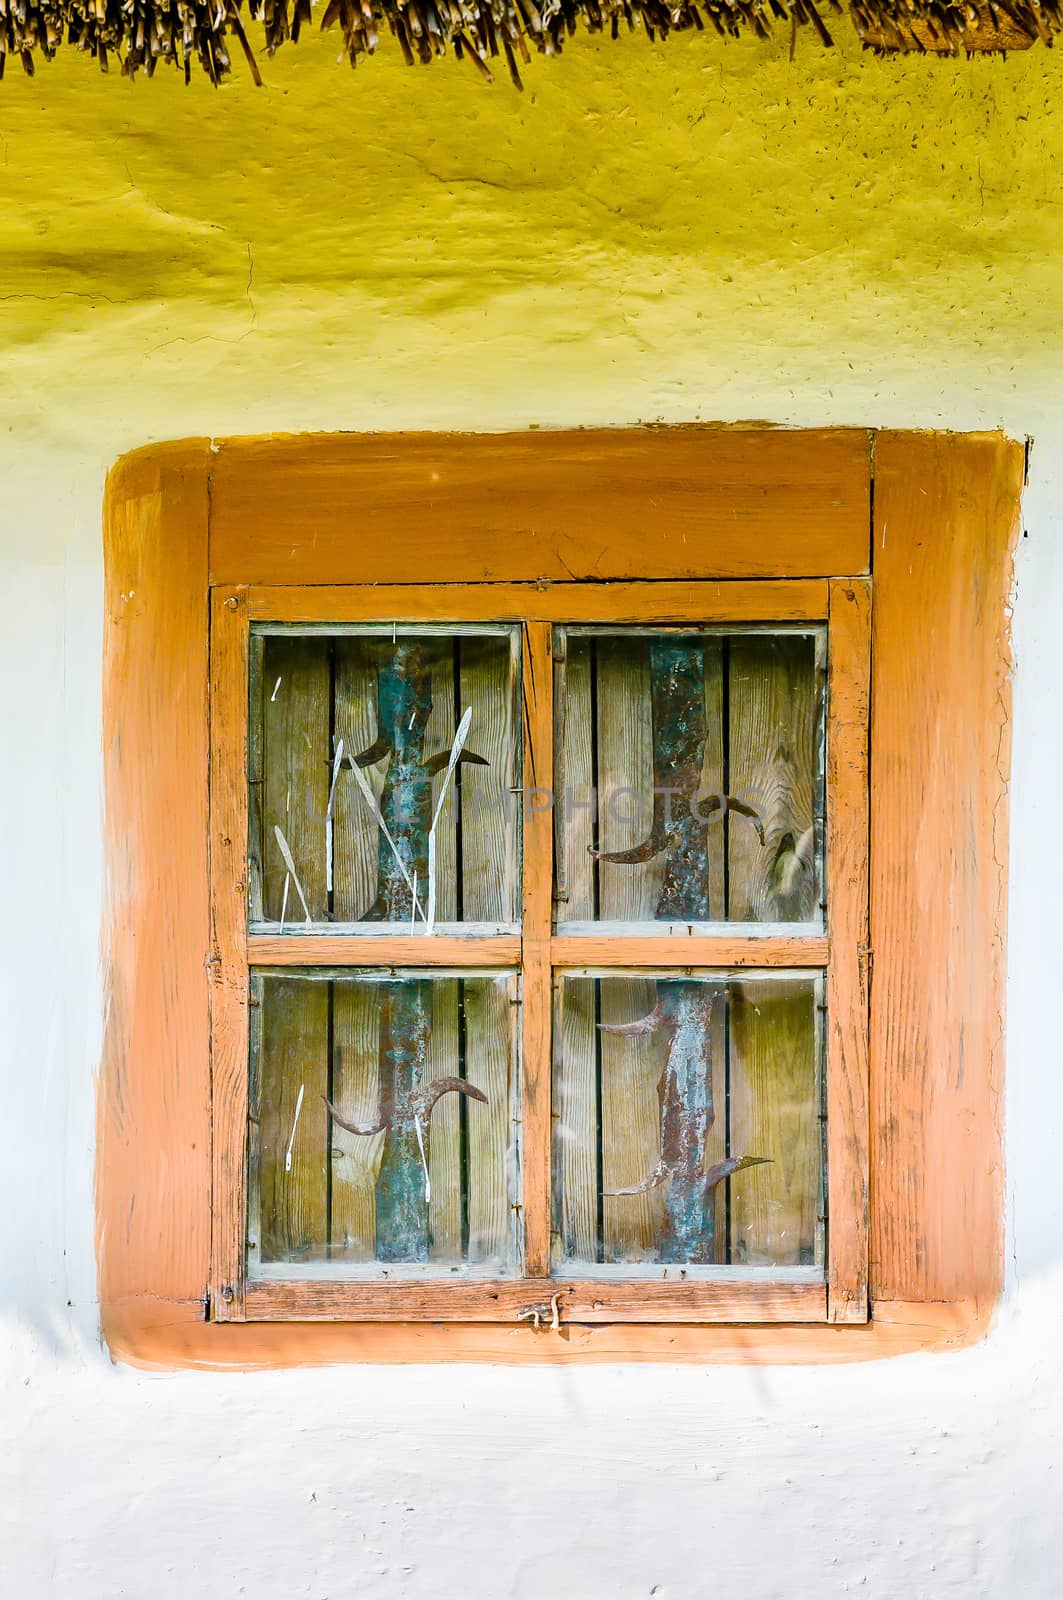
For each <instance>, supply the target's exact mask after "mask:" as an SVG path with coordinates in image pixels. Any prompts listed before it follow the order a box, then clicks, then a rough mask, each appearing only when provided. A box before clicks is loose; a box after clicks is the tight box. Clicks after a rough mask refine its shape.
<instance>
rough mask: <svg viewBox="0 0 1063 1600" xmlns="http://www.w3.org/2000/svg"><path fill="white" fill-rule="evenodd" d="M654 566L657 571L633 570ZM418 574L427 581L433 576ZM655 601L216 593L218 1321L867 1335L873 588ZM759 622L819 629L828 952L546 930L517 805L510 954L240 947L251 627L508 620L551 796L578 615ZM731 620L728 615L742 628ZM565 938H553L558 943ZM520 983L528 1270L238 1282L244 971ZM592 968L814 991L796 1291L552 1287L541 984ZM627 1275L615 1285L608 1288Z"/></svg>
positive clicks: (561, 591) (429, 943)
mask: <svg viewBox="0 0 1063 1600" xmlns="http://www.w3.org/2000/svg"><path fill="white" fill-rule="evenodd" d="M646 560H647V566H648V567H651V566H652V561H653V555H652V552H649V553H648V554H647V557H646ZM427 576H428V577H429V578H430V577H431V573H428V574H427ZM669 587H670V589H671V592H670V593H669V594H668V595H666V596H662V595H660V594H657V593H656V592H655V590H656V585H655V583H654V582H653V581H646V582H635V583H629V584H626V585H625V586H624V596H623V599H622V601H620V602H617V601H616V597H615V596H614V595H613V594H612V592H611V590H610V589H604V590H603V587H602V586H601V585H590V584H579V583H571V582H570V583H566V584H565V585H563V586H561V585H556V586H554V587H553V588H552V589H550V590H548V591H543V590H538V589H536V588H535V587H534V585H526V586H517V585H503V586H497V585H493V584H481V585H473V584H470V585H467V586H464V587H454V588H452V590H451V593H450V594H449V595H448V597H447V600H448V606H449V609H448V611H447V612H446V613H445V614H443V616H441V614H440V610H439V597H438V594H437V592H436V590H435V588H434V587H433V586H432V585H431V584H428V585H427V586H421V585H409V586H408V587H406V588H405V589H404V591H403V593H402V594H401V595H396V596H393V597H389V598H393V600H394V608H393V610H391V611H389V612H386V613H385V612H384V611H382V610H381V596H380V593H379V591H378V590H377V589H375V588H374V587H372V586H357V585H352V586H349V587H344V588H339V587H334V586H333V587H325V586H321V587H296V586H292V587H287V586H285V587H273V588H270V587H265V586H252V587H238V586H234V585H231V584H222V585H220V586H216V587H214V588H212V590H211V624H210V639H211V701H210V729H211V735H210V739H211V757H210V770H211V824H210V835H211V900H212V924H213V929H214V938H213V946H212V959H213V960H214V961H215V962H216V964H217V965H216V982H215V985H214V990H213V1003H212V1026H213V1035H214V1052H213V1061H214V1071H213V1106H212V1123H213V1148H214V1173H213V1196H214V1198H213V1210H214V1230H213V1263H212V1272H211V1297H212V1314H213V1316H214V1317H215V1318H217V1319H218V1320H222V1321H243V1320H250V1321H253V1320H268V1319H271V1318H273V1319H284V1320H310V1319H328V1318H334V1319H337V1320H352V1321H353V1320H360V1321H377V1320H397V1321H414V1320H427V1321H433V1322H435V1321H460V1322H513V1321H515V1320H519V1319H521V1318H522V1317H523V1316H526V1315H527V1314H528V1311H529V1307H534V1306H547V1307H550V1309H551V1315H552V1314H553V1313H554V1311H555V1310H556V1314H557V1316H558V1317H559V1318H560V1319H561V1320H564V1321H573V1320H574V1321H577V1322H581V1323H598V1322H606V1323H608V1322H653V1323H668V1322H744V1323H771V1322H798V1323H814V1322H825V1321H831V1322H839V1321H844V1322H862V1321H866V1318H867V1304H868V1302H867V1225H868V1218H867V1193H868V1171H867V1163H868V1148H867V1143H868V1136H867V1025H868V1016H867V983H866V955H867V895H868V882H867V861H868V793H867V742H868V698H869V675H870V599H871V586H870V582H869V580H868V579H867V578H862V577H855V578H854V577H846V578H841V579H831V580H827V579H823V580H820V581H818V582H810V581H807V580H806V581H803V582H802V581H800V580H796V581H795V580H791V581H789V582H787V581H786V580H782V581H775V582H770V581H764V582H758V583H749V584H745V585H743V588H742V594H741V596H739V597H736V596H733V595H732V594H731V593H730V592H729V586H725V587H723V589H722V592H721V586H720V585H718V584H711V583H699V582H690V583H687V584H684V585H683V586H682V588H681V589H677V588H676V587H675V586H669ZM651 609H652V610H654V611H655V613H656V617H657V620H658V623H659V624H662V625H663V624H671V625H675V626H684V625H685V626H699V627H702V626H703V627H715V626H726V627H733V626H741V624H742V623H744V622H749V621H752V622H756V623H760V624H764V625H771V624H777V623H778V622H779V621H780V620H782V619H785V620H787V621H795V620H796V621H800V622H807V623H814V624H821V625H825V626H826V628H827V634H828V646H827V670H828V692H827V710H826V748H827V772H826V815H827V841H826V842H827V849H826V861H827V896H826V898H827V907H828V913H827V914H828V928H827V932H826V933H818V932H816V931H814V930H811V929H810V930H809V931H808V932H807V933H800V934H798V933H779V934H774V935H773V934H772V933H771V932H770V930H769V929H768V928H765V929H764V930H758V931H751V930H749V929H738V928H730V929H723V928H721V929H720V930H719V931H715V932H713V933H702V934H700V935H699V934H693V935H691V936H687V937H682V936H678V937H677V936H673V937H668V938H662V937H660V936H653V937H647V936H644V935H643V936H638V935H636V934H625V933H615V932H614V933H607V932H605V931H604V930H602V931H600V932H585V933H573V932H568V931H560V932H555V931H554V928H553V920H554V917H553V913H554V893H553V890H554V823H553V818H552V816H551V814H550V810H549V808H548V807H547V806H546V805H538V806H536V805H525V806H524V808H523V861H524V869H523V892H522V917H521V932H520V935H519V936H516V937H514V936H506V935H503V936H495V937H486V936H476V935H475V934H472V933H468V934H461V935H457V936H455V935H451V936H449V937H446V936H444V937H440V936H438V935H435V934H433V935H432V937H431V938H425V937H423V936H421V937H417V936H411V935H410V934H408V933H407V934H392V935H386V934H385V935H381V934H374V935H373V936H371V937H370V936H366V935H358V934H353V935H352V934H341V933H333V934H329V933H321V932H307V933H298V932H295V931H289V932H285V933H283V934H258V935H255V934H253V933H252V934H250V935H249V934H248V931H247V913H246V908H247V893H246V882H247V851H246V845H245V841H246V840H247V837H248V800H247V774H248V748H249V716H248V705H249V696H248V689H249V683H248V674H249V659H250V657H249V634H250V629H251V627H252V625H253V624H255V623H278V622H285V623H312V624H316V625H324V626H329V625H339V624H343V623H350V622H386V621H391V620H397V621H401V622H403V623H410V624H415V623H419V622H426V621H435V620H445V621H446V622H447V623H453V624H462V623H470V622H477V621H484V622H495V623H498V622H516V623H518V624H519V626H520V628H521V637H522V672H521V683H522V702H523V704H522V716H521V723H522V727H523V742H524V759H523V770H524V773H525V782H524V788H525V792H526V794H529V795H534V794H536V793H541V794H546V795H549V794H552V793H553V792H554V771H553V763H554V730H555V722H554V712H553V692H552V691H553V679H554V661H553V656H552V636H553V631H554V628H555V627H557V626H562V625H564V624H566V623H577V624H578V623H583V622H586V620H587V615H588V613H589V612H591V613H596V614H597V615H599V616H606V617H607V620H608V621H609V623H610V624H615V625H627V624H631V625H639V626H644V625H645V617H646V614H647V612H648V611H649V610H651ZM736 610H739V611H740V612H741V613H742V614H741V615H740V616H736V615H735V612H736ZM562 929H563V925H562ZM293 965H294V966H323V965H324V966H348V967H367V968H379V967H394V968H398V969H402V968H420V967H460V966H475V967H478V968H484V967H516V968H519V969H520V972H521V974H522V983H523V998H522V1006H521V1017H522V1024H521V1033H522V1038H521V1098H522V1117H521V1145H522V1179H523V1182H522V1223H523V1233H524V1248H523V1260H524V1269H525V1270H524V1272H523V1274H521V1275H519V1276H506V1277H500V1278H495V1279H490V1280H487V1281H484V1280H482V1279H479V1278H475V1279H471V1280H469V1281H464V1282H454V1281H453V1279H448V1278H447V1277H446V1276H445V1275H438V1276H436V1277H435V1278H433V1277H432V1276H431V1275H430V1274H426V1275H425V1276H424V1277H423V1278H419V1279H418V1280H417V1281H416V1282H386V1281H381V1282H366V1281H364V1280H360V1281H357V1282H352V1281H351V1280H350V1279H349V1278H344V1277H343V1275H342V1274H341V1273H336V1274H335V1275H334V1276H333V1277H331V1278H330V1277H329V1275H328V1274H327V1273H315V1274H313V1275H309V1276H307V1277H302V1278H300V1277H299V1276H297V1275H294V1274H293V1276H292V1277H290V1278H289V1277H284V1278H278V1277H277V1276H269V1277H268V1278H267V1277H259V1278H257V1279H256V1278H255V1277H254V1276H253V1275H249V1273H248V1269H247V1265H246V1248H245V1240H246V1238H247V1237H248V1233H247V1220H246V1197H247V1162H246V1145H247V1136H246V1130H247V1111H248V1071H247V1062H248V1050H249V1029H248V1009H247V999H248V988H249V982H250V975H251V969H252V968H253V967H255V968H260V969H275V968H278V967H279V968H284V967H286V966H288V967H290V966H293ZM586 966H595V967H604V968H609V969H611V970H612V969H615V970H617V971H622V970H625V969H626V970H628V971H631V970H638V969H640V968H641V969H646V968H660V969H665V968H666V969H668V970H673V971H676V972H683V971H692V970H701V969H705V968H709V969H715V970H724V971H726V970H728V969H734V968H743V969H744V968H756V969H758V970H765V971H769V970H786V969H792V968H795V967H801V968H811V969H822V970H823V972H824V973H825V976H826V988H827V996H828V999H827V1018H828V1031H827V1051H826V1055H827V1061H826V1076H827V1106H828V1115H827V1129H828V1146H829V1148H828V1160H827V1175H828V1185H829V1200H828V1208H827V1209H828V1216H829V1219H830V1222H829V1231H828V1251H827V1260H826V1263H825V1267H824V1269H823V1270H822V1271H820V1272H819V1273H818V1275H817V1272H816V1269H802V1270H801V1272H799V1273H795V1272H792V1271H791V1272H786V1271H781V1272H778V1273H776V1274H772V1273H771V1272H770V1271H767V1270H762V1271H758V1272H748V1271H746V1272H743V1271H742V1270H741V1269H734V1268H733V1269H726V1268H719V1269H715V1270H714V1272H713V1274H712V1275H711V1276H699V1275H694V1276H692V1277H690V1278H685V1276H684V1275H682V1274H680V1273H676V1274H675V1275H673V1276H672V1277H670V1278H668V1279H666V1280H664V1281H661V1280H650V1279H648V1278H645V1277H643V1278H640V1277H639V1276H638V1274H636V1273H632V1274H630V1276H629V1278H628V1279H627V1280H625V1281H617V1278H616V1275H614V1274H610V1275H606V1274H602V1275H599V1276H595V1275H594V1274H593V1272H588V1273H587V1275H586V1276H585V1277H583V1278H579V1277H574V1276H572V1275H570V1274H569V1275H556V1276H554V1275H551V1270H550V1254H551V1248H550V1246H551V1241H550V1210H551V1202H550V1194H551V1063H552V1036H553V985H554V980H555V978H556V977H558V976H559V975H560V974H561V973H563V972H564V971H565V970H567V969H571V968H580V967H586ZM621 1276H622V1275H621Z"/></svg>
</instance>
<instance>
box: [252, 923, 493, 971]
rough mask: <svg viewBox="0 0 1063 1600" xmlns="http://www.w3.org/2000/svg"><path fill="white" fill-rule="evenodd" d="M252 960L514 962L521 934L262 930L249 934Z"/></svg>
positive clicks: (297, 963) (307, 963)
mask: <svg viewBox="0 0 1063 1600" xmlns="http://www.w3.org/2000/svg"><path fill="white" fill-rule="evenodd" d="M420 926H421V924H420V923H419V924H418V927H420ZM247 959H248V960H249V961H250V962H251V964H252V966H261V967H313V966H318V967H494V966H499V967H511V966H515V965H516V964H517V962H518V961H519V960H520V936H519V934H501V935H498V936H496V937H487V938H482V939H481V938H467V937H465V936H464V935H462V934H453V935H448V934H442V933H433V934H431V935H428V934H424V933H415V934H402V933H389V934H380V935H379V936H378V935H376V934H370V935H368V936H361V935H358V934H340V933H261V934H251V935H250V936H249V937H248V939H247Z"/></svg>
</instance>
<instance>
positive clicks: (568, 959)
mask: <svg viewBox="0 0 1063 1600" xmlns="http://www.w3.org/2000/svg"><path fill="white" fill-rule="evenodd" d="M761 926H762V927H764V931H763V933H754V934H750V935H745V934H737V933H735V934H732V933H710V934H696V933H695V934H688V933H687V931H686V928H685V927H677V928H676V929H675V931H674V933H665V932H663V931H662V932H660V933H654V934H647V935H642V934H631V935H628V934H625V933H623V932H621V931H619V929H618V928H617V927H616V925H615V924H614V925H613V930H612V931H610V932H609V933H597V932H595V931H594V930H593V928H590V929H588V930H587V931H586V932H583V931H581V932H579V933H561V934H556V935H555V936H554V939H553V943H552V945H551V954H552V959H553V961H554V965H555V966H561V967H616V966H620V967H672V966H682V967H683V968H684V969H687V968H693V967H824V966H826V964H827V955H828V950H829V945H828V941H827V940H826V939H825V938H823V937H822V936H821V935H819V934H816V933H810V934H808V935H807V936H802V935H800V934H790V933H786V934H782V933H780V934H775V933H771V932H769V931H768V929H767V927H766V926H764V925H763V924H762V925H761ZM272 942H276V941H272ZM258 943H259V941H258V940H255V941H254V944H255V947H256V948H257V947H258ZM263 943H265V941H263ZM501 944H502V942H501V941H499V945H500V947H501Z"/></svg>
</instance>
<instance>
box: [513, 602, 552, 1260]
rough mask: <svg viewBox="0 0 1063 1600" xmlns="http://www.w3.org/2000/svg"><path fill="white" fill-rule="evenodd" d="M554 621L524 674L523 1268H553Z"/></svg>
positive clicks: (529, 633)
mask: <svg viewBox="0 0 1063 1600" xmlns="http://www.w3.org/2000/svg"><path fill="white" fill-rule="evenodd" d="M551 634H552V628H551V625H550V624H549V623H548V622H526V623H525V624H524V629H523V643H524V650H523V658H524V659H523V672H522V677H521V683H522V690H521V703H522V718H521V720H522V724H523V729H524V770H523V777H522V779H521V782H522V785H523V796H522V798H523V801H524V805H523V808H522V809H523V818H524V826H523V874H522V876H523V889H524V906H523V922H522V927H521V935H522V942H523V981H524V1001H523V1023H522V1029H521V1073H522V1080H523V1106H524V1111H523V1141H522V1143H523V1152H524V1161H523V1208H524V1209H523V1215H524V1270H525V1273H526V1274H527V1276H528V1277H529V1278H545V1277H547V1276H548V1274H549V1269H550V1130H551V1124H550V1029H551V1017H550V1004H551V977H550V933H551V923H552V914H553V834H554V824H553V817H552V815H551V811H552V806H553V804H554V802H555V800H556V798H557V797H556V796H555V795H554V793H553V748H552V746H553V727H554V722H553V662H552V659H551Z"/></svg>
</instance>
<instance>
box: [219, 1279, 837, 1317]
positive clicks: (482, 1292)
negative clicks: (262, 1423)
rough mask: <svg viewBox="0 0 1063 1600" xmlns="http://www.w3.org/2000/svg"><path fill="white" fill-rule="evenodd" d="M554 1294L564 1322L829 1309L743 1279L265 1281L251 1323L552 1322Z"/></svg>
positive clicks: (796, 1287) (807, 1289) (805, 1294)
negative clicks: (532, 1313)
mask: <svg viewBox="0 0 1063 1600" xmlns="http://www.w3.org/2000/svg"><path fill="white" fill-rule="evenodd" d="M554 1295H556V1296H557V1304H558V1311H559V1315H560V1318H561V1320H562V1322H563V1323H568V1322H571V1323H580V1322H584V1323H596V1322H643V1323H645V1322H651V1323H652V1322H673V1323H674V1322H678V1323H682V1322H739V1323H747V1324H750V1323H761V1322H764V1323H769V1322H822V1321H823V1320H824V1318H825V1315H826V1304H827V1292H826V1289H825V1287H824V1285H823V1284H822V1283H771V1282H767V1283H763V1282H762V1283H749V1282H742V1281H741V1280H739V1279H729V1280H728V1279H724V1280H719V1279H717V1280H704V1279H703V1280H700V1281H697V1280H689V1279H688V1280H686V1281H684V1282H680V1281H676V1282H666V1283H660V1282H657V1283H653V1282H647V1281H645V1280H638V1281H636V1282H628V1283H610V1282H608V1281H605V1280H603V1279H600V1278H599V1279H593V1278H592V1279H589V1280H580V1279H570V1278H553V1279H551V1278H541V1279H534V1278H531V1279H525V1280H524V1281H523V1282H507V1281H505V1280H496V1279H489V1280H486V1281H484V1282H482V1283H446V1282H443V1283H439V1282H435V1283H432V1282H420V1283H418V1282H404V1283H402V1284H376V1283H361V1282H351V1281H347V1282H334V1281H326V1282H320V1281H310V1282H305V1283H299V1284H294V1283H286V1282H283V1281H277V1280H263V1279H259V1280H256V1281H253V1282H251V1283H249V1284H248V1287H247V1303H248V1315H249V1317H253V1318H255V1317H284V1318H293V1319H295V1320H297V1321H301V1322H313V1321H315V1320H317V1319H319V1318H334V1317H342V1318H344V1319H347V1320H350V1321H352V1322H356V1321H363V1320H368V1321H374V1320H377V1319H387V1318H390V1317H401V1318H402V1319H403V1320H405V1321H409V1322H416V1321H422V1320H427V1321H431V1322H492V1321H494V1322H499V1321H511V1322H513V1321H517V1320H518V1319H519V1318H521V1313H522V1312H526V1311H528V1310H529V1308H531V1307H533V1306H538V1307H540V1308H543V1311H544V1312H545V1320H546V1322H547V1323H549V1320H550V1301H551V1297H552V1296H554ZM400 1307H401V1310H400V1309H399V1308H400ZM541 1314H542V1313H541Z"/></svg>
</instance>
